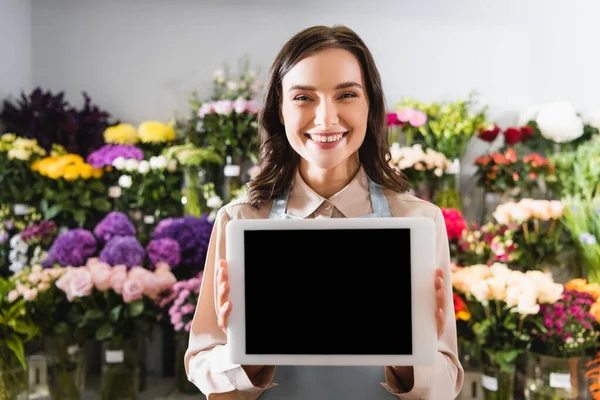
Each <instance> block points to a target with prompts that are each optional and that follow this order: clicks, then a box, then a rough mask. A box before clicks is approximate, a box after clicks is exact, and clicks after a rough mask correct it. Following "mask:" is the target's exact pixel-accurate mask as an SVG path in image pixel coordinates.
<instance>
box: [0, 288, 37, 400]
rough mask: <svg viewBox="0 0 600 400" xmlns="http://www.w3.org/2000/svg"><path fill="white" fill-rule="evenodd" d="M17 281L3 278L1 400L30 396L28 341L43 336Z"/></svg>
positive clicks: (0, 301) (0, 304)
mask: <svg viewBox="0 0 600 400" xmlns="http://www.w3.org/2000/svg"><path fill="white" fill-rule="evenodd" d="M15 290H16V286H15V283H14V282H11V281H8V280H6V279H4V278H1V277H0V320H1V321H2V323H1V324H0V337H1V338H2V346H0V400H14V399H17V400H25V399H27V398H28V393H27V392H28V374H27V364H26V361H25V347H24V346H25V344H26V343H28V342H29V341H31V340H32V339H33V338H35V337H36V336H38V335H39V330H38V328H37V326H36V325H35V324H34V323H33V322H32V320H31V318H30V316H29V315H28V313H27V307H26V305H25V300H24V299H22V298H21V299H19V296H18V294H17V293H16V291H15Z"/></svg>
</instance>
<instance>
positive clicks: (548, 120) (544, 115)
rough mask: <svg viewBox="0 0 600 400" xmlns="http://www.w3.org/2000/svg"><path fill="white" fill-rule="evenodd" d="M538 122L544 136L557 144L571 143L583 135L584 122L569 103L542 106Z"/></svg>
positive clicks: (537, 118)
mask: <svg viewBox="0 0 600 400" xmlns="http://www.w3.org/2000/svg"><path fill="white" fill-rule="evenodd" d="M536 122H537V124H538V128H539V129H540V132H541V133H542V136H544V137H545V138H546V139H549V140H552V141H554V142H556V143H564V142H570V141H572V140H575V139H577V138H578V137H580V136H581V135H583V121H582V120H581V118H579V116H578V115H577V113H576V112H575V109H574V108H573V106H572V105H571V104H569V103H567V102H554V103H550V104H546V105H544V106H542V108H541V109H540V111H539V112H538V114H537V117H536Z"/></svg>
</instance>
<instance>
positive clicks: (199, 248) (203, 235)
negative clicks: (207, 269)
mask: <svg viewBox="0 0 600 400" xmlns="http://www.w3.org/2000/svg"><path fill="white" fill-rule="evenodd" d="M161 222H163V221H161ZM212 228H213V223H212V222H210V221H209V220H208V215H203V216H202V217H200V218H197V217H192V216H186V217H183V218H176V219H173V220H171V221H168V222H164V223H162V224H161V223H159V225H158V226H157V227H156V229H155V230H154V232H153V234H152V238H153V239H161V238H171V239H174V240H176V241H177V242H178V243H179V247H180V249H181V266H187V267H200V268H203V266H204V259H205V257H206V251H207V249H208V242H209V240H210V235H211V233H212Z"/></svg>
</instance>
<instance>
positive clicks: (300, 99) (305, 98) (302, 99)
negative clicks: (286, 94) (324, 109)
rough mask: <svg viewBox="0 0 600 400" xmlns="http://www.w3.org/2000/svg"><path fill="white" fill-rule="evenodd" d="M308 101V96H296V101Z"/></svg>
mask: <svg viewBox="0 0 600 400" xmlns="http://www.w3.org/2000/svg"><path fill="white" fill-rule="evenodd" d="M306 100H308V97H307V96H296V97H294V101H306Z"/></svg>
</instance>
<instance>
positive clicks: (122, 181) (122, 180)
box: [119, 175, 133, 189]
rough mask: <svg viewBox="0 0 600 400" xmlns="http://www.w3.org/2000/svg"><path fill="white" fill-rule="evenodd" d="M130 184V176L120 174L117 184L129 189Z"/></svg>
mask: <svg viewBox="0 0 600 400" xmlns="http://www.w3.org/2000/svg"><path fill="white" fill-rule="evenodd" d="M132 184H133V181H132V180H131V176H129V175H121V176H120V177H119V186H121V187H122V188H125V189H129V188H130V187H131V185H132Z"/></svg>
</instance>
